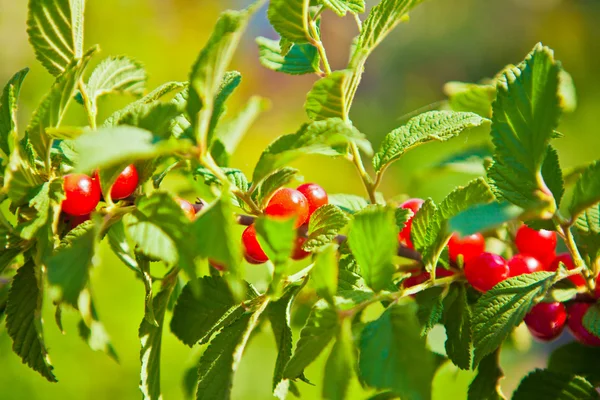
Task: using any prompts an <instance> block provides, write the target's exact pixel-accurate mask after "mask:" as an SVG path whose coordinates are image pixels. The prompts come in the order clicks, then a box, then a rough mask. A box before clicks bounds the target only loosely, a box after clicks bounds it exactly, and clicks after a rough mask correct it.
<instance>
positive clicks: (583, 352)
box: [548, 341, 600, 386]
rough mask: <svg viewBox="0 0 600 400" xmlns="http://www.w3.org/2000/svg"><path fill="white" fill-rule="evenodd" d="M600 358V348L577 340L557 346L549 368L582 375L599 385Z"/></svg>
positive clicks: (551, 355) (551, 356) (549, 361)
mask: <svg viewBox="0 0 600 400" xmlns="http://www.w3.org/2000/svg"><path fill="white" fill-rule="evenodd" d="M599 359H600V348H598V347H590V346H586V345H583V344H581V343H579V342H576V341H575V342H571V343H567V344H565V345H563V346H561V347H559V348H557V349H556V350H554V351H553V352H552V353H551V354H550V359H549V360H548V369H549V370H550V371H554V372H559V373H564V374H569V375H579V376H582V377H584V378H585V379H587V380H588V381H589V382H591V383H592V384H593V385H595V386H597V385H598V384H600V370H599V369H598V360H599Z"/></svg>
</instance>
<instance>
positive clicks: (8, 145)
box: [0, 68, 29, 157]
mask: <svg viewBox="0 0 600 400" xmlns="http://www.w3.org/2000/svg"><path fill="white" fill-rule="evenodd" d="M28 72H29V68H24V69H22V70H20V71H19V72H17V73H16V74H14V75H13V77H12V78H10V80H9V81H8V82H7V83H6V86H4V89H3V90H2V94H1V97H0V151H2V152H4V155H5V156H7V157H8V156H10V154H11V153H12V149H13V147H14V144H15V142H16V140H17V100H18V98H19V93H20V92H21V85H22V84H23V80H24V79H25V76H26V75H27V73H28Z"/></svg>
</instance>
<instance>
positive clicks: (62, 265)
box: [46, 222, 96, 308]
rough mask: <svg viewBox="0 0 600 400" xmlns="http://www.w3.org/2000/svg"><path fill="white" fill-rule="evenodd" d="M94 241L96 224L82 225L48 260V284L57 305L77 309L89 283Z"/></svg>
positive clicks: (66, 238)
mask: <svg viewBox="0 0 600 400" xmlns="http://www.w3.org/2000/svg"><path fill="white" fill-rule="evenodd" d="M95 241H96V232H95V229H94V226H93V223H92V222H86V223H83V224H81V225H79V226H78V227H77V228H75V229H73V230H72V231H70V232H69V233H68V234H67V236H65V238H64V239H63V240H62V241H61V244H60V246H59V247H58V248H57V249H56V251H55V252H54V254H53V255H52V256H51V257H50V258H49V259H48V261H47V262H46V264H47V268H48V283H49V284H50V294H51V296H52V298H53V300H54V301H56V302H65V303H67V304H69V305H71V306H73V307H75V308H77V301H78V299H79V295H80V294H81V292H82V291H83V289H84V288H85V286H86V285H87V283H88V280H89V270H90V267H91V266H92V258H93V257H94V252H95Z"/></svg>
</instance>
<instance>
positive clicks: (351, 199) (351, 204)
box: [329, 193, 369, 213]
mask: <svg viewBox="0 0 600 400" xmlns="http://www.w3.org/2000/svg"><path fill="white" fill-rule="evenodd" d="M329 204H333V205H336V206H338V207H339V208H341V209H342V210H344V211H346V212H349V213H355V212H357V211H360V210H362V209H363V208H365V207H367V206H368V205H369V202H368V201H367V200H366V199H365V198H364V197H360V196H357V195H354V194H343V193H336V194H330V195H329Z"/></svg>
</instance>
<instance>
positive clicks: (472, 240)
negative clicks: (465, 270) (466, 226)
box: [448, 233, 485, 262]
mask: <svg viewBox="0 0 600 400" xmlns="http://www.w3.org/2000/svg"><path fill="white" fill-rule="evenodd" d="M484 251H485V238H484V237H483V235H482V234H481V233H475V234H473V235H468V236H463V237H460V236H459V235H458V234H457V233H454V234H453V235H452V237H450V241H449V242H448V255H449V256H450V261H452V262H456V260H457V259H458V256H459V254H462V256H463V260H464V262H467V261H469V260H471V259H473V258H475V257H477V256H478V255H480V254H481V253H483V252H484Z"/></svg>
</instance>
